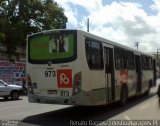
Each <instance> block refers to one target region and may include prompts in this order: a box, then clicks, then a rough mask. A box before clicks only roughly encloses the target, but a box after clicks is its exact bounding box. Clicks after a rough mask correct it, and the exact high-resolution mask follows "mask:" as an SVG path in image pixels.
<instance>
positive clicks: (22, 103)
mask: <svg viewBox="0 0 160 126" xmlns="http://www.w3.org/2000/svg"><path fill="white" fill-rule="evenodd" d="M155 92H156V89H152V91H151V93H150V95H149V96H141V97H138V98H137V97H135V98H131V99H129V101H128V103H127V104H126V105H125V106H123V107H122V106H119V105H118V104H117V103H114V104H111V105H108V106H96V107H85V106H67V105H50V104H35V103H28V99H27V97H26V96H23V97H21V99H20V100H18V101H12V100H7V101H4V100H2V99H0V119H1V120H2V122H1V123H7V121H9V120H12V121H15V122H9V123H16V121H17V122H18V121H19V122H18V125H19V126H59V125H61V126H65V125H67V126H74V125H77V124H79V125H100V124H101V122H105V121H107V120H148V119H149V120H153V119H154V120H157V119H159V120H160V107H159V105H158V98H157V96H156V95H155ZM4 120H7V121H4Z"/></svg>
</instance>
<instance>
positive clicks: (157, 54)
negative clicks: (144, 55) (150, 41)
mask: <svg viewBox="0 0 160 126" xmlns="http://www.w3.org/2000/svg"><path fill="white" fill-rule="evenodd" d="M158 50H160V49H157V60H158V55H159V51H158Z"/></svg>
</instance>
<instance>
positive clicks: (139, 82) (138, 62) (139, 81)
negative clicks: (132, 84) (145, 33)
mask: <svg viewBox="0 0 160 126" xmlns="http://www.w3.org/2000/svg"><path fill="white" fill-rule="evenodd" d="M135 63H136V74H137V83H136V92H137V93H140V92H141V90H142V67H141V57H140V56H139V55H135Z"/></svg>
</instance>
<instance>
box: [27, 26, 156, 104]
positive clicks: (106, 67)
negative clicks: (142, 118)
mask: <svg viewBox="0 0 160 126" xmlns="http://www.w3.org/2000/svg"><path fill="white" fill-rule="evenodd" d="M26 54H27V63H26V66H27V76H28V79H27V81H28V98H29V102H34V103H50V104H69V105H105V104H108V103H112V102H115V101H120V102H121V103H122V104H125V103H126V101H127V98H129V97H131V96H135V95H139V94H144V93H146V94H148V93H149V90H150V88H151V86H152V84H153V83H155V60H154V59H153V58H152V56H151V55H148V54H145V53H142V52H140V51H137V50H134V49H131V48H128V47H126V46H124V45H121V44H118V43H115V42H112V41H109V40H106V39H103V38H100V37H97V36H95V35H92V34H90V33H87V32H84V31H81V30H61V29H60V30H53V31H44V32H41V33H37V34H33V35H30V36H28V42H27V53H26Z"/></svg>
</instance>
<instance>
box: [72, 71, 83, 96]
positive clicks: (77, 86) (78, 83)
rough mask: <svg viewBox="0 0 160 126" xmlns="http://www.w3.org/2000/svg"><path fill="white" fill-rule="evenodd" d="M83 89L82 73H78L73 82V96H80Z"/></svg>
mask: <svg viewBox="0 0 160 126" xmlns="http://www.w3.org/2000/svg"><path fill="white" fill-rule="evenodd" d="M81 88H82V73H81V72H79V73H76V74H75V76H74V80H73V95H76V94H78V93H79V92H80V91H81Z"/></svg>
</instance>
